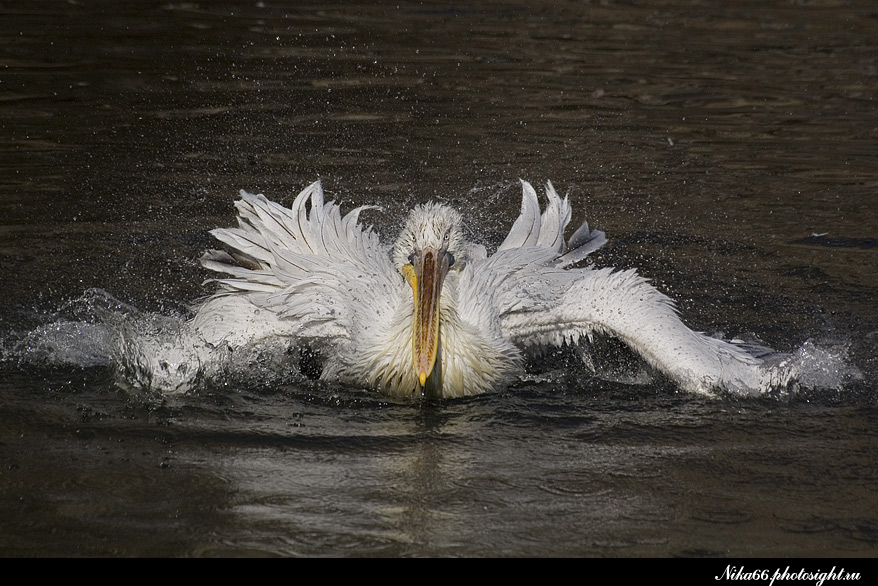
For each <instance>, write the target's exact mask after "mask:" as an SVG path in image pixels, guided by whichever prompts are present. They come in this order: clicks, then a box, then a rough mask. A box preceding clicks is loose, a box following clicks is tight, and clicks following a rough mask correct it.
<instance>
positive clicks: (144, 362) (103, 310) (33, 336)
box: [0, 289, 299, 393]
mask: <svg viewBox="0 0 878 586" xmlns="http://www.w3.org/2000/svg"><path fill="white" fill-rule="evenodd" d="M0 357H2V358H3V360H4V361H6V362H16V363H18V364H19V365H23V366H24V365H34V366H50V367H56V366H73V367H79V368H90V367H100V366H104V367H108V368H111V369H112V370H114V371H115V373H116V378H117V382H118V384H119V385H120V386H122V387H125V388H131V389H145V390H154V391H160V392H163V393H179V392H185V391H189V390H192V389H195V388H198V387H200V386H203V385H205V384H217V383H222V382H229V381H237V380H246V381H247V382H248V383H249V384H254V383H255V384H271V383H280V382H284V381H287V380H289V379H290V377H298V376H299V375H298V365H297V360H296V355H294V354H290V352H289V345H288V344H283V343H281V342H276V343H273V344H266V343H260V344H252V345H248V346H245V347H242V348H238V349H236V350H235V351H234V352H232V351H231V350H230V349H229V348H228V347H227V346H225V345H221V346H213V345H210V344H207V343H206V342H205V341H204V340H203V339H202V338H201V337H200V336H199V335H198V334H197V333H195V332H193V331H192V330H191V329H190V328H189V327H188V325H187V319H186V316H182V315H180V316H173V315H171V316H169V315H162V314H158V313H149V312H143V311H140V310H138V309H137V308H134V307H132V306H130V305H127V304H124V303H122V302H120V301H119V300H117V299H116V298H114V297H113V296H112V295H110V294H109V293H107V292H106V291H103V290H100V289H92V290H89V291H87V292H86V293H85V294H83V295H82V296H81V297H80V298H78V299H76V300H74V301H72V302H71V303H69V304H67V306H65V307H64V308H62V310H61V311H59V312H58V314H57V315H56V316H55V318H54V320H53V321H52V322H51V323H48V324H45V325H42V326H40V327H37V328H35V329H33V330H31V331H29V332H27V333H26V334H24V335H23V336H19V337H17V338H16V337H14V336H13V337H11V338H10V339H7V340H5V341H4V343H3V349H2V354H0Z"/></svg>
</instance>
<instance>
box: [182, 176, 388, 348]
mask: <svg viewBox="0 0 878 586" xmlns="http://www.w3.org/2000/svg"><path fill="white" fill-rule="evenodd" d="M309 204H310V206H309ZM236 206H237V208H238V227H236V228H222V229H218V230H214V231H213V232H212V234H213V235H214V236H215V237H216V238H217V239H218V240H219V241H220V242H223V243H224V244H226V245H227V246H228V247H229V248H231V249H232V253H231V254H230V253H228V252H223V251H209V252H207V253H206V254H205V255H204V256H203V257H202V259H201V262H202V264H203V266H204V267H205V268H208V269H210V270H212V271H216V272H220V273H225V274H226V275H229V276H230V278H221V279H217V280H216V282H217V283H219V285H220V291H219V292H218V293H217V294H216V295H215V297H214V299H220V298H223V297H228V296H237V297H239V298H240V299H239V300H238V302H236V303H232V304H230V303H229V302H227V301H223V302H222V303H220V302H219V301H217V302H216V303H212V301H213V300H211V301H208V302H207V303H206V304H205V305H204V306H203V307H202V309H201V310H200V311H199V314H198V315H197V316H196V318H195V322H194V323H195V326H196V328H198V327H201V328H202V329H203V330H204V333H205V337H208V338H209V341H210V338H214V339H217V340H231V339H234V340H237V339H239V338H241V336H239V335H238V334H237V332H233V331H231V328H232V327H239V325H240V322H241V319H234V318H233V317H230V319H227V320H217V319H214V317H213V316H212V315H211V313H212V312H215V311H218V310H219V309H222V310H223V311H229V308H232V309H233V310H234V311H236V312H238V314H240V315H245V316H247V317H246V320H247V323H248V324H249V326H248V336H249V337H250V338H251V339H252V340H257V339H259V338H260V335H262V334H264V335H265V336H277V335H279V334H278V332H279V327H280V326H283V331H284V333H285V335H288V336H293V335H297V336H303V337H320V338H325V339H340V340H350V339H351V337H352V336H353V335H354V332H355V331H356V330H357V329H358V328H361V327H363V324H374V323H381V322H383V321H387V320H389V319H390V315H391V313H392V311H393V309H394V308H395V304H396V300H397V298H398V296H399V295H398V294H399V291H400V290H404V287H405V283H404V281H403V279H402V277H400V276H399V275H398V274H397V273H396V271H395V270H394V269H393V266H392V264H391V262H390V259H389V255H388V251H387V249H386V247H384V246H382V245H381V244H380V242H379V240H378V237H377V235H376V234H375V233H374V232H372V231H371V229H366V230H364V229H363V228H362V227H361V226H360V224H359V221H358V220H359V214H360V212H361V211H362V210H363V209H366V208H357V209H355V210H353V211H352V212H349V213H348V214H347V215H345V216H342V215H341V212H340V209H339V206H338V205H336V204H335V203H334V202H329V203H324V198H323V188H322V187H321V185H320V182H315V183H314V184H312V185H310V186H308V187H307V188H306V189H304V190H303V191H302V192H301V193H299V195H298V196H297V197H296V199H295V201H294V202H293V205H292V206H291V207H290V208H289V209H288V208H285V207H283V206H281V205H279V204H277V203H274V202H272V201H270V200H268V199H267V198H265V196H263V195H261V194H260V195H253V194H250V193H247V192H246V191H242V192H241V199H240V200H239V201H238V202H237V203H236ZM309 207H310V211H309V209H308V208H309ZM241 260H244V262H240V261H241ZM248 304H249V305H248ZM251 305H252V307H250V306H251ZM255 310H261V311H262V313H261V314H260V313H259V311H255ZM259 315H262V316H263V317H261V318H260V317H258V316H259ZM260 319H262V320H264V328H262V330H260V324H259V320H260ZM224 322H228V323H229V324H230V326H229V328H225V329H224V328H223V326H222V325H221V324H222V323H224ZM206 324H207V325H209V327H208V326H207V325H206ZM279 324H280V325H279Z"/></svg>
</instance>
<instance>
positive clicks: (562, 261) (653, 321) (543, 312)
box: [461, 182, 767, 394]
mask: <svg viewBox="0 0 878 586" xmlns="http://www.w3.org/2000/svg"><path fill="white" fill-rule="evenodd" d="M522 184H523V192H524V193H523V198H522V199H523V201H522V211H521V215H520V216H519V218H518V220H516V222H515V224H514V225H513V227H512V230H511V231H510V233H509V236H508V237H507V238H506V240H504V242H503V244H502V245H501V247H500V249H499V250H498V252H497V253H496V254H495V255H493V256H492V257H490V258H488V259H484V260H481V261H478V262H477V263H473V266H472V267H471V268H472V270H471V271H467V273H466V274H465V275H464V277H465V278H462V279H461V290H462V292H463V294H462V295H461V299H462V300H463V301H464V307H463V308H462V313H465V314H466V315H467V318H468V319H470V320H474V321H479V322H481V323H483V324H488V323H490V322H494V323H499V332H498V335H501V336H503V337H506V338H507V339H510V340H512V341H513V342H514V343H515V344H516V345H518V346H521V347H527V346H560V345H561V344H563V343H564V342H569V343H576V342H579V341H580V340H581V339H582V338H583V337H591V336H592V335H593V334H594V333H602V334H608V335H611V336H614V337H616V338H618V339H620V340H622V341H623V342H625V343H626V344H627V345H628V346H629V347H630V348H631V349H632V350H634V351H635V352H637V353H638V354H640V355H641V356H642V357H643V358H644V359H645V360H646V361H647V362H648V363H649V364H651V365H652V366H654V367H655V368H657V369H658V370H660V371H662V372H664V373H665V374H667V375H668V376H670V377H671V378H672V379H673V380H675V381H676V382H677V383H678V384H679V385H680V386H681V387H682V388H684V389H686V390H688V391H692V392H698V393H705V394H710V393H712V392H713V391H714V390H716V389H718V388H724V389H728V390H731V391H734V392H739V393H752V392H757V391H759V390H760V389H761V388H762V387H763V378H764V377H765V376H767V375H766V374H765V373H764V372H763V371H762V369H761V368H760V363H761V362H760V360H759V359H758V358H756V357H753V356H751V355H750V354H748V353H747V352H746V351H745V350H744V349H743V348H741V347H739V346H736V345H734V344H731V343H728V342H724V341H722V340H718V339H715V338H711V337H709V336H706V335H704V334H701V333H698V332H694V331H692V330H691V329H689V328H688V327H687V326H686V325H685V324H684V323H683V322H682V321H681V320H680V318H679V315H678V314H677V310H676V308H675V307H674V304H673V302H672V301H671V299H669V298H668V297H667V296H665V295H663V294H662V293H660V292H659V291H658V290H656V289H655V288H654V287H652V286H651V285H650V284H649V283H648V282H647V281H646V280H645V279H643V278H642V277H640V276H638V275H637V273H636V272H634V271H614V270H612V269H600V270H593V269H587V268H584V269H570V270H565V268H564V267H567V266H569V265H571V264H573V263H575V262H579V261H581V260H582V259H584V258H585V257H586V256H587V255H588V254H590V253H591V252H593V251H594V250H596V249H597V248H599V247H600V246H601V245H602V244H603V243H604V242H606V237H605V236H604V233H603V232H599V231H590V230H589V229H588V225H587V224H585V223H583V225H582V227H580V228H579V229H578V230H577V231H576V232H575V233H574V235H573V237H572V238H571V239H570V240H569V241H568V242H567V244H566V246H565V245H564V242H563V239H562V237H561V235H562V234H563V231H564V227H565V226H566V224H567V222H569V219H570V206H569V204H568V203H567V200H566V199H565V200H563V201H562V200H561V199H560V198H558V196H557V194H555V191H554V189H552V187H551V184H549V185H548V186H547V190H546V191H547V196H548V205H547V208H546V211H545V212H543V214H542V216H540V213H539V204H538V202H537V201H536V193H535V192H534V190H533V188H532V187H531V186H530V185H529V184H527V183H526V182H522ZM476 292H481V295H478V294H476ZM491 313H493V315H490V317H488V316H489V314H491Z"/></svg>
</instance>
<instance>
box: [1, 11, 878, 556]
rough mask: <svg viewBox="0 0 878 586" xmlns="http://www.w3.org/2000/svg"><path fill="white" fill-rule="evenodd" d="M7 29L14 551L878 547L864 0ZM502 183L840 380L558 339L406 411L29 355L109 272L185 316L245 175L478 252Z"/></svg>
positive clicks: (270, 189)
mask: <svg viewBox="0 0 878 586" xmlns="http://www.w3.org/2000/svg"><path fill="white" fill-rule="evenodd" d="M0 17H2V21H3V23H4V25H3V27H2V29H0V41H2V42H0V56H2V58H0V127H2V130H3V136H4V140H3V143H2V146H0V149H2V155H0V213H2V220H0V275H2V283H3V287H0V307H2V308H3V309H2V310H0V338H2V351H3V361H2V363H0V372H2V379H0V553H2V554H3V555H7V556H21V555H265V554H269V555H270V554H281V555H366V556H369V555H388V556H398V555H414V556H420V555H463V556H469V555H476V556H482V555H501V556H514V555H576V556H726V555H731V556H763V555H771V556H874V555H875V554H876V553H878V512H876V511H878V492H876V490H875V487H876V486H878V460H876V457H875V453H876V449H878V431H876V430H878V359H876V354H878V304H876V302H875V295H876V292H878V247H876V246H875V241H876V238H878V41H876V39H878V8H876V7H875V6H874V4H872V3H869V2H865V1H864V2H853V1H852V2H846V1H843V0H826V1H814V2H808V1H801V2H747V3H744V2H736V3H715V2H707V1H705V2H682V1H674V0H670V1H664V2H649V1H644V2H636V1H634V2H610V1H607V2H593V3H587V2H581V3H564V4H555V3H539V2H536V3H534V2H531V3H519V4H495V3H475V4H474V3H466V4H461V5H459V6H451V7H449V6H448V5H446V4H442V3H436V4H432V3H399V4H394V5H392V7H390V8H388V9H377V8H373V7H370V6H368V5H363V6H356V5H355V4H352V3H344V4H339V5H338V6H326V5H324V4H313V5H305V4H303V3H296V4H295V5H293V4H291V5H288V6H285V5H282V4H280V3H273V2H259V3H256V2H244V3H227V2H210V3H202V4H198V3H173V2H135V1H131V2H89V1H83V2H51V1H46V2H40V3H24V2H13V3H3V4H2V5H0ZM519 177H521V178H524V179H528V180H530V181H533V182H535V183H541V182H542V181H544V180H546V179H551V180H552V181H553V183H554V185H555V186H556V187H557V188H558V190H559V192H561V194H562V195H563V194H565V193H566V194H568V195H569V197H570V198H571V201H572V203H573V206H574V223H576V224H578V222H579V221H581V219H582V217H583V214H584V213H586V212H587V214H588V218H589V221H590V223H591V224H592V226H594V227H597V228H600V229H602V230H605V231H606V232H607V234H608V236H609V238H610V243H609V244H608V245H607V246H606V247H605V248H604V249H602V250H601V252H600V255H599V258H598V259H597V261H596V262H597V263H598V264H600V265H602V266H617V267H625V268H628V267H637V268H638V269H639V270H640V272H641V273H642V274H644V275H646V276H648V277H649V278H651V279H652V280H653V282H654V283H655V284H656V285H657V286H659V288H661V289H662V290H665V291H667V292H668V293H669V294H670V295H672V296H673V297H674V298H675V299H677V300H678V301H679V303H680V307H681V311H682V313H683V315H684V317H685V319H686V321H687V322H688V323H689V324H691V325H692V326H693V327H695V328H697V329H702V330H705V331H708V332H710V333H723V334H725V335H727V336H735V335H746V334H755V335H756V336H758V337H759V339H760V340H761V341H762V342H763V343H765V344H767V345H770V346H772V347H774V348H777V349H778V350H781V351H795V350H796V349H797V348H799V347H801V346H802V345H803V344H805V343H806V342H808V343H809V344H814V345H817V346H818V347H820V348H824V349H829V351H832V352H836V353H837V354H838V355H846V356H847V358H846V364H847V366H848V367H849V369H850V370H849V372H848V376H845V377H842V379H843V382H842V383H840V384H838V385H837V386H834V387H832V388H821V389H799V390H796V389H791V390H790V391H789V392H786V393H777V394H775V395H772V396H771V397H766V398H761V399H736V398H731V397H723V398H720V399H717V400H706V399H701V398H696V397H693V396H689V395H686V394H681V393H677V392H675V390H674V388H673V387H671V386H669V385H668V384H666V383H663V382H661V381H655V382H652V383H649V384H626V383H624V382H610V381H608V380H606V379H608V378H612V377H611V376H607V375H606V373H604V374H605V375H604V376H593V375H591V374H590V373H589V372H588V371H587V370H585V369H584V368H583V367H582V366H581V365H578V364H576V363H575V362H574V361H573V360H571V356H567V355H561V356H552V357H549V358H550V360H549V363H550V365H549V367H548V368H547V369H544V370H543V371H540V372H534V373H533V375H532V376H530V377H528V379H527V380H524V381H521V382H519V383H517V384H515V385H513V386H512V387H510V388H509V389H507V390H505V391H502V392H498V393H494V394H490V395H484V396H481V397H477V398H472V399H467V400H451V401H443V402H437V403H433V404H396V403H390V402H387V401H385V400H384V399H382V398H381V397H379V396H376V395H375V394H373V393H370V392H367V391H364V390H360V389H351V388H342V387H331V386H328V385H323V384H318V383H315V382H312V381H309V380H308V379H307V378H305V377H296V376H292V377H289V378H288V379H285V380H283V381H278V380H276V379H272V378H271V377H270V376H264V375H266V374H267V371H270V370H271V366H272V365H259V364H254V366H253V369H252V372H251V373H244V374H245V375H244V376H240V377H236V378H231V379H230V380H228V381H225V382H224V383H220V384H216V385H212V386H208V387H204V388H202V389H199V390H197V391H195V392H191V393H188V394H185V395H174V396H165V397H163V396H157V395H155V394H150V393H146V392H143V391H140V392H137V391H126V390H124V389H123V388H121V387H120V386H119V385H118V384H117V383H119V382H120V381H119V380H118V377H117V376H116V375H115V373H114V372H113V371H112V369H108V368H105V367H102V366H89V364H91V362H90V361H89V360H88V359H87V356H86V354H87V352H82V350H83V349H84V348H85V349H87V348H86V346H87V343H86V341H84V340H80V339H77V338H76V337H75V336H73V337H70V338H66V339H64V340H63V342H64V344H66V345H67V349H69V350H71V352H73V353H74V354H76V355H77V360H78V362H77V360H74V362H75V363H76V364H78V365H73V366H71V365H69V364H67V365H65V364H60V363H59V362H62V361H60V360H56V358H58V356H57V353H58V351H59V350H58V348H56V349H55V354H52V353H45V352H44V353H41V352H40V351H38V350H37V349H34V348H32V347H28V345H27V344H26V343H25V344H23V343H22V342H21V341H22V339H23V337H24V335H25V334H26V333H27V332H29V331H32V330H34V329H35V328H39V327H41V326H42V327H45V326H46V324H49V325H50V326H51V325H52V324H57V323H59V322H60V321H63V320H65V319H75V318H82V313H83V312H85V313H88V311H89V308H90V305H89V303H90V300H93V299H94V298H96V297H97V298H103V297H102V296H103V295H104V294H103V293H87V291H89V290H92V289H96V288H97V289H100V290H102V291H107V292H109V293H110V294H112V295H113V296H114V297H115V299H118V300H120V302H124V303H127V304H130V305H131V306H133V307H134V308H136V310H132V311H137V312H142V314H143V315H145V316H147V317H150V318H153V319H156V320H157V319H160V316H184V315H185V314H186V311H187V307H188V304H189V303H190V302H192V301H194V300H196V299H197V298H199V297H201V296H203V295H205V294H207V293H209V292H210V291H211V286H210V285H204V284H203V281H204V279H206V278H208V277H209V275H208V274H207V272H206V271H204V270H202V269H201V268H200V267H199V265H198V262H197V258H198V256H199V255H200V254H201V252H202V251H203V250H204V249H205V248H208V247H210V246H212V243H211V239H210V237H209V236H208V235H207V233H206V232H207V230H209V229H210V228H213V227H216V226H226V225H231V223H232V222H233V207H232V203H233V201H234V199H235V194H236V193H237V190H238V189H240V188H246V189H248V190H249V191H254V192H256V191H263V192H265V193H266V194H268V195H270V196H272V197H273V198H275V199H278V200H280V201H282V202H284V203H287V204H289V203H290V202H291V197H292V196H293V195H294V194H295V193H297V192H298V191H299V190H300V189H301V188H302V187H304V186H305V185H307V184H309V183H310V182H312V181H313V180H315V179H317V178H321V179H323V181H324V185H325V187H326V189H327V192H328V194H329V195H330V196H331V197H334V198H336V199H338V200H340V201H341V202H343V204H344V207H346V208H350V207H354V206H357V205H362V204H373V203H378V204H382V205H383V206H384V210H383V211H382V212H373V213H372V215H370V218H369V219H370V221H371V222H373V223H374V224H375V225H376V227H378V229H379V230H380V231H381V232H382V234H385V235H388V237H392V236H393V235H394V234H395V230H396V229H397V227H398V226H399V222H400V221H401V218H402V216H403V211H401V210H403V209H405V208H407V207H409V206H410V205H411V204H414V203H418V202H423V201H426V200H428V199H442V200H445V201H449V202H451V203H453V204H454V205H456V206H458V207H459V208H460V209H461V210H462V212H463V213H464V215H465V217H467V218H468V219H469V221H470V225H471V226H472V227H473V228H472V235H473V237H474V238H476V239H478V240H480V241H482V242H484V243H486V244H487V245H488V246H489V247H490V246H491V245H496V244H497V243H499V241H500V240H501V238H502V236H503V234H504V233H505V231H506V230H508V227H509V226H510V225H511V222H512V220H513V219H514V217H515V216H516V214H517V210H518V203H519V197H520V195H519V187H518V178H519ZM62 345H63V344H62ZM845 353H846V354H845ZM68 362H69V361H68ZM817 366H818V367H819V366H820V364H818V365H817ZM856 372H859V373H860V376H853V375H851V373H856ZM830 374H838V373H830Z"/></svg>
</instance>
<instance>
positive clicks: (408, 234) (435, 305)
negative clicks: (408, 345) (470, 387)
mask: <svg viewBox="0 0 878 586" xmlns="http://www.w3.org/2000/svg"><path fill="white" fill-rule="evenodd" d="M461 223H462V220H461V217H460V214H459V213H458V212H457V211H456V210H454V209H452V208H450V207H448V206H444V205H440V204H435V203H429V204H426V205H421V206H418V207H416V208H415V209H413V210H412V211H411V213H410V214H409V217H408V220H406V224H405V227H404V228H403V230H402V233H401V234H400V235H399V238H398V239H397V241H396V244H395V245H394V247H393V264H394V265H395V266H396V268H397V270H399V272H400V273H402V275H403V276H404V277H405V278H406V280H407V281H408V283H409V285H411V288H412V294H413V296H414V311H413V316H412V319H413V323H412V360H413V364H414V367H415V369H416V372H417V374H418V381H419V382H420V384H421V386H422V387H423V386H424V385H426V383H427V379H428V378H429V377H430V375H431V374H432V372H433V368H434V367H435V365H436V357H437V354H438V351H439V305H440V303H439V301H440V298H441V295H442V283H443V282H444V281H445V276H446V275H447V274H448V271H449V270H452V267H453V268H454V270H460V268H461V267H462V266H463V264H464V262H465V257H466V243H465V241H464V238H463V230H462V228H461Z"/></svg>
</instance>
